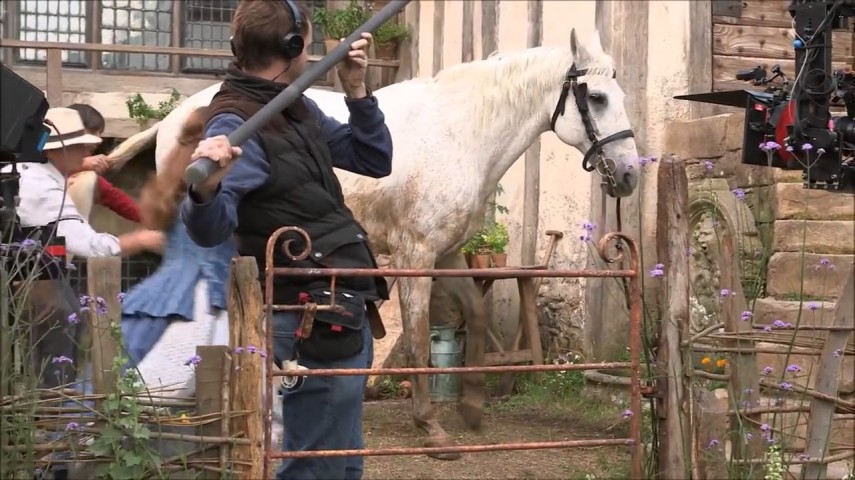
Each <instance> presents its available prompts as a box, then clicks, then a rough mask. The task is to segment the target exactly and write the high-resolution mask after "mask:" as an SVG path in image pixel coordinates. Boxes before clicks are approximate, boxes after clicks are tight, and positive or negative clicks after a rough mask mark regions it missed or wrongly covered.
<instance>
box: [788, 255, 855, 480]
mask: <svg viewBox="0 0 855 480" xmlns="http://www.w3.org/2000/svg"><path fill="white" fill-rule="evenodd" d="M853 312H855V270H853V271H852V273H850V274H849V279H848V280H847V281H846V284H845V285H844V286H843V290H842V291H841V292H840V295H839V296H838V297H837V305H835V307H834V319H833V320H832V326H835V327H849V328H852V327H853V326H855V313H853ZM851 336H852V332H851V331H849V330H838V331H832V332H828V339H827V340H826V341H825V346H823V348H822V356H820V357H819V358H820V362H822V365H821V366H820V368H819V371H818V372H817V376H816V386H815V387H814V388H815V389H816V390H817V391H818V392H819V393H822V394H825V395H827V396H828V397H829V398H834V397H836V396H837V395H838V385H839V383H838V382H839V381H840V378H841V370H842V368H843V353H842V352H843V350H845V349H846V344H847V343H848V341H849V338H850V337H851ZM844 375H845V374H844ZM835 407H836V405H835V402H834V401H831V400H825V399H821V398H813V399H811V402H810V416H809V417H808V418H809V419H810V421H809V423H808V431H807V442H808V445H807V451H805V454H807V455H808V456H809V458H811V459H812V460H814V461H813V462H810V463H805V464H804V465H802V475H801V480H820V479H822V478H826V473H827V470H828V464H826V463H825V462H823V461H822V460H823V459H824V458H827V457H828V456H829V451H828V442H829V439H830V438H831V435H832V432H831V429H832V421H833V420H834V410H835Z"/></svg>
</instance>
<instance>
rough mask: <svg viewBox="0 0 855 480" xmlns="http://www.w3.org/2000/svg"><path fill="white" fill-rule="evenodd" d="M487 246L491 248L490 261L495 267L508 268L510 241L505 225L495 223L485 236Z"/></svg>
mask: <svg viewBox="0 0 855 480" xmlns="http://www.w3.org/2000/svg"><path fill="white" fill-rule="evenodd" d="M485 240H486V243H487V245H489V246H490V260H491V262H492V264H493V266H494V267H499V268H501V267H506V266H507V265H508V254H507V248H508V242H509V241H510V238H509V235H508V229H507V227H505V224H503V223H499V222H495V223H493V224H492V225H491V226H490V228H489V230H487V232H486V235H485Z"/></svg>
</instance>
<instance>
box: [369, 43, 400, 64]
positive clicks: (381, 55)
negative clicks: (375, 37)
mask: <svg viewBox="0 0 855 480" xmlns="http://www.w3.org/2000/svg"><path fill="white" fill-rule="evenodd" d="M397 50H398V46H397V45H395V44H394V43H390V44H386V45H375V46H374V56H375V57H377V59H378V60H394V59H395V53H396V52H397Z"/></svg>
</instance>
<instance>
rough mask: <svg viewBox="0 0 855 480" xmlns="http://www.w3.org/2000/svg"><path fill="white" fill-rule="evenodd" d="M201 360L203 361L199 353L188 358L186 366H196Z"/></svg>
mask: <svg viewBox="0 0 855 480" xmlns="http://www.w3.org/2000/svg"><path fill="white" fill-rule="evenodd" d="M201 361H202V357H200V356H199V355H193V356H192V357H190V358H188V359H187V361H186V362H184V366H186V367H189V366H191V365H193V366H196V365H199V362H201Z"/></svg>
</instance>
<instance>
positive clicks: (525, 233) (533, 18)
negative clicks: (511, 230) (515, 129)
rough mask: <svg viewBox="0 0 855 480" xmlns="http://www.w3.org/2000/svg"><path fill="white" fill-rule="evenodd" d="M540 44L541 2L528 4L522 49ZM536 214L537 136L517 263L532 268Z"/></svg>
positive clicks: (528, 158) (528, 165)
mask: <svg viewBox="0 0 855 480" xmlns="http://www.w3.org/2000/svg"><path fill="white" fill-rule="evenodd" d="M542 43H543V0H530V1H529V2H528V38H527V39H526V46H527V47H529V48H532V47H539V46H540V45H541V44H542ZM539 213H540V137H538V138H537V139H535V141H534V143H532V144H531V146H530V147H529V148H528V150H526V152H525V180H524V181H523V218H522V242H521V245H520V248H521V257H520V263H522V264H523V265H534V262H535V257H536V255H537V227H538V220H539V218H538V217H539Z"/></svg>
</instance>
